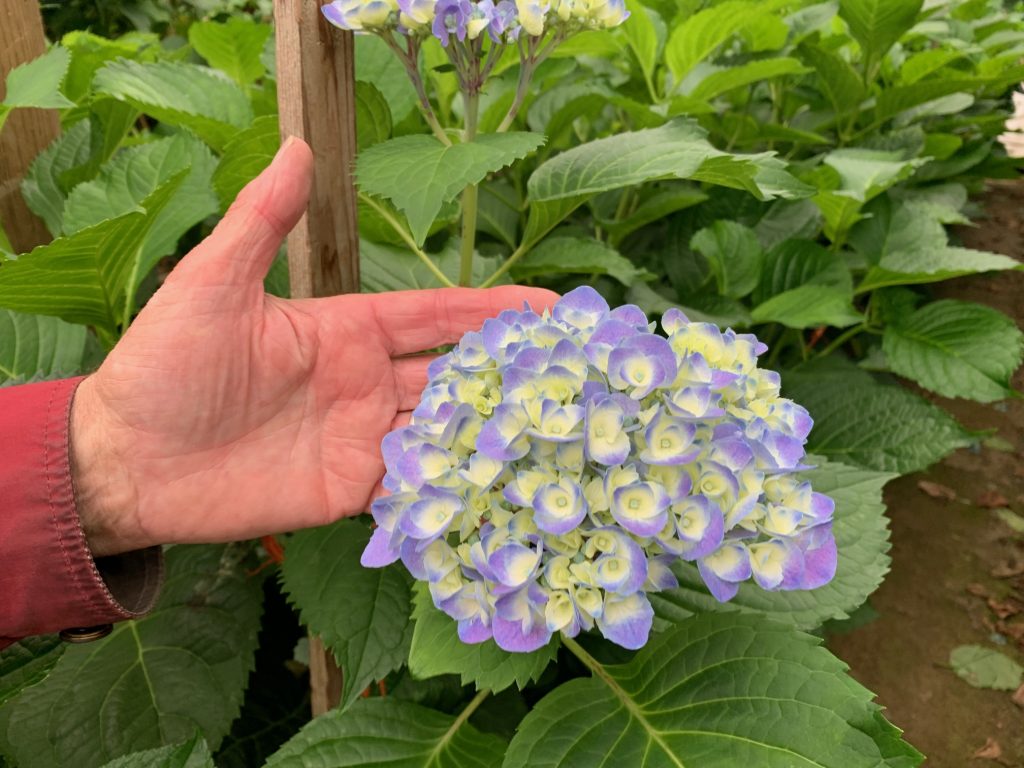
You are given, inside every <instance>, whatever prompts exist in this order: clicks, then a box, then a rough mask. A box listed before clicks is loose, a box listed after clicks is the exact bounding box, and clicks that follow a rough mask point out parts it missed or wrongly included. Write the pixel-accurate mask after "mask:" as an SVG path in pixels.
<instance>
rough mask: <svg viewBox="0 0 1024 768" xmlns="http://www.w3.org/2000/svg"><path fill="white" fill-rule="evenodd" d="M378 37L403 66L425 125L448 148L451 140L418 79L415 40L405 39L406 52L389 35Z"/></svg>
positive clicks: (416, 45) (417, 52)
mask: <svg viewBox="0 0 1024 768" xmlns="http://www.w3.org/2000/svg"><path fill="white" fill-rule="evenodd" d="M380 37H381V39H382V40H383V41H384V42H385V43H386V44H387V46H388V48H390V49H391V50H392V52H394V54H395V55H396V56H397V57H398V59H399V61H401V62H402V64H403V65H405V71H406V74H408V75H409V80H410V81H411V82H412V87H413V88H414V89H415V90H416V97H417V106H419V108H420V113H421V114H422V115H423V119H424V120H426V121H427V125H429V126H430V130H431V131H432V132H433V134H434V136H435V137H436V138H437V140H438V141H440V142H441V143H442V144H444V145H445V146H446V147H450V146H451V145H452V140H451V139H449V138H448V134H446V133H445V132H444V128H443V127H442V126H441V123H440V122H439V121H438V119H437V115H436V114H435V113H434V107H433V106H432V105H431V103H430V97H429V96H427V87H426V85H424V83H423V78H422V77H420V68H419V48H418V43H417V42H416V40H415V38H414V37H412V36H410V37H407V38H406V50H404V51H403V50H402V49H401V48H399V47H398V43H396V42H395V40H394V38H393V37H391V35H389V34H384V35H381V36H380Z"/></svg>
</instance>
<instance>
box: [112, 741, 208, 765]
mask: <svg viewBox="0 0 1024 768" xmlns="http://www.w3.org/2000/svg"><path fill="white" fill-rule="evenodd" d="M103 768H216V766H214V764H213V756H212V755H210V748H209V747H208V746H207V745H206V742H205V741H204V740H203V739H202V738H200V737H199V736H196V738H194V739H192V741H186V742H185V743H183V744H178V745H171V746H167V747H156V748H155V749H147V750H143V751H142V752H133V753H132V754H130V755H125V756H124V757H118V758H116V759H115V760H111V761H110V762H109V763H107V764H106V765H104V766H103Z"/></svg>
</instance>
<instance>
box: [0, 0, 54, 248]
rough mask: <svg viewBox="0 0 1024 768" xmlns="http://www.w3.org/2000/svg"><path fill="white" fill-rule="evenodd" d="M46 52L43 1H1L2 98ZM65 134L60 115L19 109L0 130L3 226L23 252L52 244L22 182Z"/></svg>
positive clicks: (0, 216) (0, 201) (0, 217)
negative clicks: (17, 75) (14, 73)
mask: <svg viewBox="0 0 1024 768" xmlns="http://www.w3.org/2000/svg"><path fill="white" fill-rule="evenodd" d="M45 52H46V38H45V36H44V34H43V18H42V16H41V15H40V13H39V2H38V0H3V2H2V3H0V99H3V98H4V96H5V95H6V91H7V84H6V82H5V81H6V79H7V73H8V72H10V71H11V70H12V69H14V68H15V67H16V66H18V65H19V64H23V63H24V62H26V61H30V60H32V59H34V58H36V57H37V56H41V55H42V54H44V53H45ZM58 136H60V116H59V115H58V114H57V111H56V110H53V109H17V110H15V111H14V113H13V114H12V115H11V116H10V117H9V118H8V120H7V123H6V124H5V125H4V127H3V129H2V130H0V226H3V228H4V231H5V232H6V233H7V237H8V238H10V241H11V245H12V246H14V250H15V251H16V252H18V253H23V252H25V251H29V250H31V249H32V248H34V247H35V246H37V245H41V244H43V243H47V242H49V241H50V233H49V232H48V231H47V229H46V225H45V224H43V222H42V220H41V219H39V218H37V217H36V215H35V214H34V213H32V211H30V210H29V209H28V206H26V205H25V201H24V200H23V199H22V197H21V190H20V186H21V180H22V178H23V177H24V176H25V172H26V171H27V170H28V167H29V165H30V164H31V162H32V160H33V159H35V156H36V155H38V154H39V153H40V152H42V151H43V150H44V149H45V148H46V147H47V146H48V145H49V144H50V142H52V141H53V140H54V139H56V138H57V137H58Z"/></svg>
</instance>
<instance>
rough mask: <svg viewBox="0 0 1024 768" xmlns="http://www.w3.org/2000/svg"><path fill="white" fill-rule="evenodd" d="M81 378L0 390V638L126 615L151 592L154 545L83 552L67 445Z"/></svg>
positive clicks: (154, 587)
mask: <svg viewBox="0 0 1024 768" xmlns="http://www.w3.org/2000/svg"><path fill="white" fill-rule="evenodd" d="M80 381H81V380H80V379H71V380H66V381H59V382H46V383H43V384H33V385H28V386H21V387H9V388H5V389H0V638H8V639H12V638H18V637H23V636H27V635H32V634H41V633H46V632H54V631H59V630H64V629H68V628H70V627H90V626H95V625H103V624H109V623H110V622H113V621H117V620H120V619H127V618H132V617H135V616H138V615H140V614H141V613H142V612H144V611H146V610H148V609H149V608H150V607H151V606H152V604H153V602H154V600H155V597H156V593H157V591H158V588H159V580H160V576H161V568H162V566H161V563H160V554H159V551H158V550H155V549H154V550H148V551H138V552H132V553H128V554H126V555H124V556H121V557H117V558H101V559H96V558H94V556H93V552H92V550H91V549H90V546H89V542H88V541H87V538H86V532H85V530H83V526H82V522H81V519H80V517H79V511H78V507H77V505H76V500H75V481H74V479H73V477H72V461H71V450H70V438H71V404H72V399H73V397H74V393H75V390H76V388H77V387H78V385H79V383H80ZM86 447H87V446H85V447H83V450H84V449H85V448H86ZM101 541H102V539H101ZM2 642H3V641H2V640H0V643H2Z"/></svg>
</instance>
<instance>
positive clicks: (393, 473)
mask: <svg viewBox="0 0 1024 768" xmlns="http://www.w3.org/2000/svg"><path fill="white" fill-rule="evenodd" d="M662 327H663V330H664V331H665V333H666V334H667V338H666V337H663V336H660V335H658V334H656V333H655V332H654V324H653V323H649V322H648V319H647V317H646V316H645V315H644V313H643V312H642V311H641V310H640V309H639V308H638V307H636V306H632V305H626V306H622V307H618V308H616V309H614V310H611V309H610V308H609V306H608V304H607V302H606V301H605V300H604V299H603V298H602V297H601V295H600V294H598V293H597V292H596V291H595V290H594V289H593V288H590V287H587V286H584V287H581V288H577V289H576V290H574V291H572V292H570V293H568V294H567V295H566V296H565V297H563V298H562V299H561V300H560V301H559V302H558V303H557V304H556V305H555V307H554V309H553V310H552V311H551V313H550V314H549V313H547V312H545V313H544V314H543V315H539V314H537V313H536V312H534V311H532V310H531V309H529V308H528V307H527V308H524V310H523V311H522V312H516V311H507V312H504V313H502V314H501V315H499V316H498V317H497V318H495V319H492V320H488V321H487V322H486V323H485V324H484V326H483V328H482V329H481V330H480V331H475V332H471V333H467V334H466V335H465V336H464V337H463V338H462V340H461V341H460V342H459V344H458V346H457V347H456V348H455V349H453V350H452V351H451V352H450V353H449V354H446V355H444V356H442V357H440V358H438V359H437V360H436V361H435V362H434V363H433V364H432V366H431V368H430V371H429V373H430V382H429V384H428V386H427V389H426V390H425V392H424V394H423V398H422V401H421V402H420V404H419V406H418V407H417V408H416V410H415V411H414V412H413V416H412V420H411V423H410V424H409V425H408V426H405V427H402V428H400V429H397V430H395V431H394V432H392V433H391V434H389V435H388V436H387V437H386V438H385V440H384V445H383V450H384V458H385V462H386V465H387V470H388V471H387V476H386V478H385V480H384V486H385V488H386V489H387V490H388V491H390V495H388V496H385V497H383V498H380V499H378V500H377V501H376V502H374V504H373V509H372V511H373V517H374V520H375V521H376V523H377V528H376V530H375V531H374V534H373V537H372V538H371V540H370V543H369V545H368V546H367V548H366V550H365V552H364V553H363V556H362V562H363V564H364V565H367V566H377V567H379V566H384V565H388V564H390V563H393V562H395V561H396V560H398V559H401V561H402V563H403V564H404V565H405V567H406V568H408V570H409V571H410V573H412V574H413V576H415V577H416V578H417V579H420V580H422V581H425V582H427V583H428V584H429V587H430V594H431V596H432V597H433V600H434V604H435V605H436V606H437V607H438V608H440V609H441V610H442V611H444V612H445V613H447V614H448V615H449V616H451V617H452V618H453V619H454V620H456V621H457V622H458V631H459V637H460V639H461V640H462V641H464V642H466V643H479V642H483V641H484V640H487V639H490V638H492V637H493V638H494V640H495V642H496V643H497V644H498V646H500V647H501V648H503V649H505V650H508V651H532V650H536V649H537V648H540V647H541V646H543V645H545V644H547V642H548V641H549V640H550V639H551V637H552V635H553V634H554V633H556V632H561V633H563V634H564V635H565V636H566V637H570V638H571V637H575V636H576V635H577V634H579V633H580V632H581V631H585V630H589V629H591V628H593V627H594V626H595V625H596V626H597V628H598V630H599V631H600V632H601V633H602V634H603V635H604V636H605V637H606V638H608V639H609V640H611V641H612V642H614V643H617V644H618V645H620V646H623V647H625V648H630V649H637V648H640V647H642V646H643V645H644V644H645V643H646V642H647V639H648V636H649V634H650V631H651V624H652V620H653V618H654V611H653V610H652V608H651V604H650V602H649V601H648V599H647V594H648V593H650V592H657V591H660V590H663V589H671V588H673V587H676V586H678V583H677V581H676V578H675V576H674V575H673V573H672V571H671V569H670V565H671V564H672V562H673V561H674V560H677V559H683V560H687V561H692V562H695V563H696V564H697V567H698V569H699V572H700V575H701V577H702V579H703V580H704V583H705V584H706V585H707V588H708V589H709V590H710V592H711V594H712V595H714V596H715V597H716V598H717V599H718V600H720V601H723V602H724V601H727V600H729V599H731V598H732V597H734V596H735V595H736V593H737V591H738V589H739V584H740V583H741V582H743V581H746V580H748V579H753V580H754V581H755V582H756V583H757V584H758V585H759V586H761V587H762V588H764V589H767V590H791V589H813V588H815V587H818V586H821V585H823V584H825V583H827V582H828V581H829V580H830V579H831V578H832V576H833V575H834V573H835V569H836V545H835V539H834V538H833V535H832V513H833V510H834V504H833V502H832V500H831V499H830V498H829V497H828V496H825V495H823V494H820V493H815V492H814V491H813V490H812V489H811V486H810V484H809V483H808V482H806V481H802V480H801V479H799V477H798V476H797V473H798V472H799V471H800V470H803V469H806V468H807V467H806V466H805V465H804V464H802V459H803V457H804V441H805V438H806V437H807V434H808V433H809V432H810V429H811V419H810V417H809V416H808V414H807V411H806V410H805V409H804V408H802V407H801V406H799V405H797V404H796V403H794V402H792V401H791V400H787V399H785V398H783V397H780V395H779V375H778V374H777V373H775V372H773V371H768V370H764V369H761V368H758V367H757V357H758V355H760V354H761V353H763V352H764V351H765V350H766V349H767V347H766V346H765V345H764V344H762V343H761V342H759V341H758V340H757V339H756V338H755V337H754V336H752V335H750V334H738V333H735V332H733V331H732V330H727V331H724V332H723V331H721V330H719V328H718V327H717V326H715V325H712V324H709V323H694V322H690V321H689V320H688V319H687V318H686V317H685V316H684V315H683V314H682V312H680V311H678V310H670V311H669V312H666V313H665V315H664V317H663V318H662Z"/></svg>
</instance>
